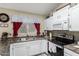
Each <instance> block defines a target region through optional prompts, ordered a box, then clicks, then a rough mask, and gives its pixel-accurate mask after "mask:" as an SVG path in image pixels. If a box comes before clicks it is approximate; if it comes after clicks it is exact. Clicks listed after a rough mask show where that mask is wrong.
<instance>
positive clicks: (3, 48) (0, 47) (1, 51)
mask: <svg viewBox="0 0 79 59" xmlns="http://www.w3.org/2000/svg"><path fill="white" fill-rule="evenodd" d="M44 40H46V38H44V37H22V38H16V39H14V38H12V39H11V38H9V40H8V42H7V43H6V42H5V44H2V43H1V42H0V55H2V56H10V54H11V52H10V51H11V48H10V46H12V45H18V44H21V43H22V44H24V43H28V42H30V43H29V44H28V47H29V46H31V52H30V53H34V52H35V51H33V50H34V49H33V48H36V47H37V48H36V49H37V50H36V51H38V49H40V50H39V52H40V53H44V52H42V51H44V50H46V51H47V49H46V48H47V44H46V43H44ZM34 41H35V43H33V42H34ZM46 41H47V40H46ZM39 42H40V43H39ZM41 43H42V44H43V45H41ZM19 46H21V45H19ZM40 46H41V48H39V47H40ZM42 46H43V47H42ZM44 46H45V47H44ZM21 48H22V47H21ZM23 48H24V47H23ZM42 48H43V49H42ZM36 53H37V52H36ZM40 53H39V54H40ZM30 55H31V54H30Z"/></svg>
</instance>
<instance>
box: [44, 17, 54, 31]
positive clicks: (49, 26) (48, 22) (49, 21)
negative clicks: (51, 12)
mask: <svg viewBox="0 0 79 59" xmlns="http://www.w3.org/2000/svg"><path fill="white" fill-rule="evenodd" d="M44 26H45V29H44V30H53V27H52V26H53V16H52V17H50V18H48V19H46V20H45V21H44Z"/></svg>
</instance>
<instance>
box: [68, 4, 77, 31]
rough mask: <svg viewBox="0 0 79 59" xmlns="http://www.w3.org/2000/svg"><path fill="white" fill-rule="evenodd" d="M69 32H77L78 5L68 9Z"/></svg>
mask: <svg viewBox="0 0 79 59" xmlns="http://www.w3.org/2000/svg"><path fill="white" fill-rule="evenodd" d="M69 14H70V16H69V21H70V24H69V25H70V27H69V30H70V31H79V4H78V5H76V6H74V7H72V8H70V9H69Z"/></svg>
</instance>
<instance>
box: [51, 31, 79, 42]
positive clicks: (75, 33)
mask: <svg viewBox="0 0 79 59" xmlns="http://www.w3.org/2000/svg"><path fill="white" fill-rule="evenodd" d="M52 33H53V35H58V34H64V33H66V34H67V35H74V36H75V40H77V41H79V32H78V31H52Z"/></svg>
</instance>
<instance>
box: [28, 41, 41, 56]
mask: <svg viewBox="0 0 79 59" xmlns="http://www.w3.org/2000/svg"><path fill="white" fill-rule="evenodd" d="M29 46H30V49H29V51H30V52H29V55H37V54H39V53H41V40H36V41H31V42H30V45H29Z"/></svg>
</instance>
